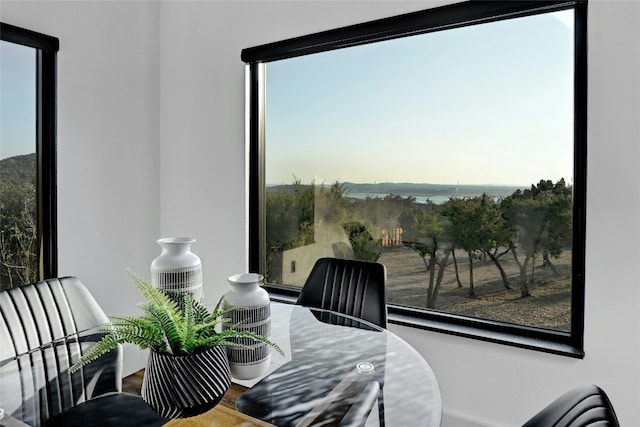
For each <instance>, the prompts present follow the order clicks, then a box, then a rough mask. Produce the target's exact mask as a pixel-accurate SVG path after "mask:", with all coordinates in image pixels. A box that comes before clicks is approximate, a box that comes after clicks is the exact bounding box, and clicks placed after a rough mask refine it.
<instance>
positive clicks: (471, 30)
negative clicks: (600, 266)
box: [242, 1, 586, 357]
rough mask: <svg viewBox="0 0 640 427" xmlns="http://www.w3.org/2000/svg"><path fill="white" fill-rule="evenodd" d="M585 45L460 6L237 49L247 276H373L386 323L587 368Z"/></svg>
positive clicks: (546, 27)
mask: <svg viewBox="0 0 640 427" xmlns="http://www.w3.org/2000/svg"><path fill="white" fill-rule="evenodd" d="M585 40H586V2H582V1H578V2H546V1H526V2H478V3H475V2H468V3H460V4H453V5H449V6H443V7H439V8H435V9H430V10H426V11H422V12H417V13H412V14H407V15H402V16H398V17H394V18H389V19H384V20H379V21H373V22H370V23H366V24H361V25H356V26H352V27H346V28H341V29H337V30H333V31H328V32H324V33H319V34H313V35H309V36H304V37H300V38H296V39H290V40H285V41H282V42H277V43H272V44H269V45H264V46H258V47H254V48H248V49H245V50H244V51H243V53H242V57H243V60H244V61H245V62H246V63H247V68H248V92H249V108H248V111H249V144H250V151H249V168H250V177H249V180H250V181H249V203H250V209H249V212H250V213H249V239H250V241H249V245H250V254H249V257H250V259H249V263H250V269H251V271H259V272H261V273H262V274H264V275H265V278H266V281H267V284H268V286H269V290H270V291H271V292H272V294H273V295H277V294H282V295H290V296H295V295H296V294H297V292H298V291H299V289H300V287H301V286H302V284H303V283H304V281H305V279H306V277H307V275H308V273H309V271H310V269H311V267H312V266H313V263H314V262H315V260H316V259H318V258H320V257H323V256H335V257H345V258H357V259H365V260H375V261H378V262H381V263H383V264H385V266H386V267H387V272H388V284H387V298H388V299H387V301H388V304H389V305H388V306H389V313H390V321H391V322H396V323H401V324H405V325H411V326H416V327H422V328H426V329H431V330H437V331H442V332H446V333H453V334H457V335H463V336H468V337H473V338H479V339H483V340H489V341H493V342H499V343H504V344H511V345H517V346H521V347H526V348H531V349H537V350H542V351H548V352H552V353H557V354H564V355H569V356H573V357H582V356H583V341H582V335H583V306H584V224H585V191H586V186H585V183H586V170H585V163H586V47H585ZM293 265H295V268H291V267H292V266H293ZM287 267H289V268H287Z"/></svg>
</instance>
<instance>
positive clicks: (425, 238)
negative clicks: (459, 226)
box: [399, 207, 453, 308]
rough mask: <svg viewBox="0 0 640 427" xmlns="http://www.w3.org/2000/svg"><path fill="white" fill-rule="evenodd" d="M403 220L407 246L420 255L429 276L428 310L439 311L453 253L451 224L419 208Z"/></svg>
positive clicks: (432, 212)
mask: <svg viewBox="0 0 640 427" xmlns="http://www.w3.org/2000/svg"><path fill="white" fill-rule="evenodd" d="M399 220H400V225H401V227H402V228H403V229H404V238H403V242H402V243H403V245H404V246H406V247H408V248H410V249H413V250H414V251H416V252H417V253H418V254H419V255H420V257H421V258H422V260H423V262H424V265H425V268H426V270H427V272H428V274H429V282H428V287H427V308H436V303H437V300H438V292H439V290H440V285H441V284H442V279H443V277H444V269H445V267H446V265H447V263H448V260H449V256H450V254H451V251H452V250H453V240H452V236H451V224H450V222H449V221H448V220H447V219H446V218H443V217H441V216H440V215H439V214H438V213H436V212H435V211H434V209H421V208H419V207H414V208H413V209H411V210H408V211H406V212H404V213H403V214H402V215H400V219H399ZM438 251H440V252H441V256H438ZM436 270H437V275H436Z"/></svg>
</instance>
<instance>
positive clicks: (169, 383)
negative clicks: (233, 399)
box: [141, 346, 231, 418]
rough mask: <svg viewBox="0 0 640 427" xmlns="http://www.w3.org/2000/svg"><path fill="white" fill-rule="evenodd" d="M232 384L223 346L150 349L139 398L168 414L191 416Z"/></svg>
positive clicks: (207, 407) (175, 416)
mask: <svg viewBox="0 0 640 427" xmlns="http://www.w3.org/2000/svg"><path fill="white" fill-rule="evenodd" d="M230 385H231V375H230V373H229V361H228V360H227V354H226V350H225V348H224V347H221V346H217V347H212V348H209V349H206V350H204V351H201V352H199V353H195V354H190V355H187V356H173V355H170V354H166V353H157V352H155V351H153V350H151V351H150V352H149V360H148V361H147V367H146V369H145V374H144V378H143V381H142V390H141V392H142V399H143V400H144V401H145V402H147V404H148V405H149V406H151V407H152V408H153V409H154V410H155V411H156V412H157V413H158V414H160V415H162V416H163V417H167V418H181V417H192V416H195V415H198V414H201V413H203V412H206V411H208V410H209V409H211V408H213V407H214V406H216V405H217V404H218V402H220V399H222V396H224V394H225V393H226V392H227V390H228V389H229V386H230Z"/></svg>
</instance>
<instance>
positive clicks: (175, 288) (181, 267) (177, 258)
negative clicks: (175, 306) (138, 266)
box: [151, 237, 202, 301]
mask: <svg viewBox="0 0 640 427" xmlns="http://www.w3.org/2000/svg"><path fill="white" fill-rule="evenodd" d="M195 241H196V239H194V238H191V237H166V238H163V239H158V240H157V241H156V243H158V244H159V245H160V247H161V248H162V252H161V253H160V255H158V256H157V257H156V258H155V259H154V260H153V261H152V262H151V284H152V285H153V286H155V287H156V288H158V289H161V290H163V291H167V292H180V293H188V294H189V295H191V296H192V297H193V298H194V299H196V300H197V301H200V300H201V299H202V262H201V261H200V257H198V255H196V254H194V253H193V252H191V245H192V244H193V243H194V242H195Z"/></svg>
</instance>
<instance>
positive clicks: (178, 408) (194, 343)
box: [70, 269, 282, 418]
mask: <svg viewBox="0 0 640 427" xmlns="http://www.w3.org/2000/svg"><path fill="white" fill-rule="evenodd" d="M127 274H128V275H129V276H130V277H131V279H132V281H133V283H134V284H135V285H136V287H137V288H138V290H139V291H140V292H141V293H142V295H143V296H144V298H145V300H146V302H145V303H143V304H141V305H140V308H141V309H142V311H143V315H141V316H139V317H132V316H110V317H109V320H110V321H109V323H107V324H106V325H104V326H103V328H102V332H104V333H105V335H104V337H103V338H102V339H101V340H100V341H98V342H97V343H96V344H95V345H94V346H93V347H91V348H90V349H89V351H88V352H87V353H85V354H84V355H83V356H82V357H81V358H80V359H79V360H78V361H77V362H76V363H75V364H74V365H73V366H72V367H71V368H70V371H71V372H75V371H77V370H78V369H80V368H81V367H83V366H84V365H86V364H88V363H91V362H92V361H94V360H96V359H98V358H99V357H100V356H102V355H104V354H106V353H108V352H109V351H111V350H113V349H114V348H116V347H117V346H119V345H120V344H123V343H129V344H134V345H137V346H138V347H139V348H140V349H143V350H145V349H149V350H150V353H149V360H148V362H147V367H146V369H145V376H144V379H143V383H142V398H143V399H144V400H145V402H147V403H148V404H149V406H151V407H152V408H153V409H154V410H156V411H157V412H158V413H159V414H160V415H162V416H165V417H169V418H176V417H187V416H193V415H196V414H198V413H201V412H204V411H206V410H208V409H210V408H212V407H214V406H215V405H216V404H218V402H219V401H220V399H222V396H223V395H224V394H225V393H226V391H227V389H228V388H229V386H230V385H231V375H230V373H229V361H228V359H227V353H226V347H229V346H242V344H239V342H240V340H241V339H245V340H246V339H249V340H253V341H256V342H257V343H263V344H268V345H270V346H272V347H273V348H274V349H275V350H276V351H278V352H279V353H281V354H282V350H281V349H280V348H279V347H278V345H277V344H275V343H273V342H271V341H269V340H268V339H267V338H265V337H263V336H261V335H257V334H255V333H253V332H250V331H246V330H238V329H236V327H237V325H236V327H234V326H233V325H232V326H231V327H229V328H225V329H224V330H219V329H220V328H217V327H218V325H221V324H222V323H223V322H228V321H229V319H228V318H225V317H224V316H225V315H226V314H228V313H230V312H231V311H233V310H235V308H234V307H231V308H225V309H221V308H220V306H221V305H220V303H218V305H217V306H216V308H215V309H214V310H213V311H212V312H209V311H208V310H207V308H206V307H204V306H203V305H202V304H201V303H200V302H199V301H197V300H195V299H193V298H192V297H191V296H190V295H189V294H178V293H165V292H163V291H161V290H159V289H157V288H155V287H154V286H153V285H152V284H151V283H149V282H147V281H145V280H143V279H142V278H141V277H140V276H138V275H137V274H135V273H134V272H133V271H131V270H129V269H128V270H127ZM217 329H218V330H217Z"/></svg>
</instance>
